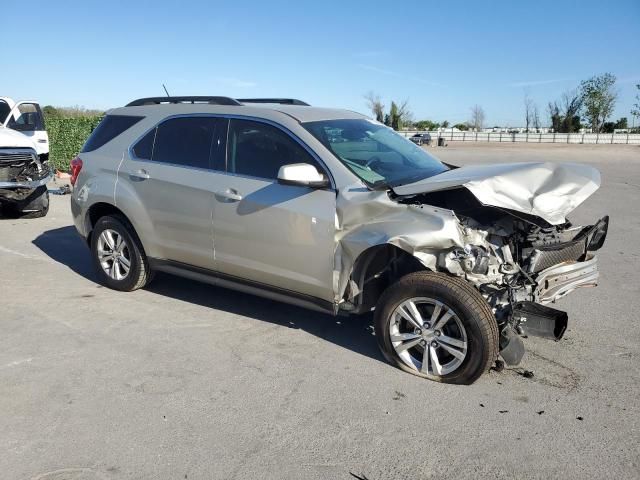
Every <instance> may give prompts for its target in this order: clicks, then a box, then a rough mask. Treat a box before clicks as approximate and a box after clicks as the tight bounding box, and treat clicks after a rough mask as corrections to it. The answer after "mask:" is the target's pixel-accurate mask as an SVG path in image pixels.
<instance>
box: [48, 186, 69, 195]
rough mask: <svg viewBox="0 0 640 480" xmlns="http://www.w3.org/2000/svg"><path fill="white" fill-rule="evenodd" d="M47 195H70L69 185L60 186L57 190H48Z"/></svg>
mask: <svg viewBox="0 0 640 480" xmlns="http://www.w3.org/2000/svg"><path fill="white" fill-rule="evenodd" d="M49 193H50V194H52V195H69V194H70V193H71V187H70V186H69V185H62V186H61V187H59V188H50V189H49Z"/></svg>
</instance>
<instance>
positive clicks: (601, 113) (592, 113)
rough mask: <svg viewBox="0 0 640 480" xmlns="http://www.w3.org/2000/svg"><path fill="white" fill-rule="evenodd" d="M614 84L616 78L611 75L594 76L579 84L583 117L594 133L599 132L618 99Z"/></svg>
mask: <svg viewBox="0 0 640 480" xmlns="http://www.w3.org/2000/svg"><path fill="white" fill-rule="evenodd" d="M615 83H616V76H615V75H613V74H611V73H605V74H603V75H599V76H598V75H596V76H594V77H591V78H590V79H588V80H583V81H582V82H580V93H581V96H582V102H583V104H584V117H585V119H586V120H587V121H589V123H591V128H592V129H593V131H594V132H600V131H601V130H602V126H603V125H604V122H605V121H606V120H607V119H608V118H609V117H610V116H611V114H612V113H613V110H614V108H615V105H616V99H617V98H618V92H616V90H615V89H614V86H615Z"/></svg>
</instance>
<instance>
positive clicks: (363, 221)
mask: <svg viewBox="0 0 640 480" xmlns="http://www.w3.org/2000/svg"><path fill="white" fill-rule="evenodd" d="M483 237H484V235H483V234H482V233H481V232H479V231H475V230H471V229H468V228H465V227H463V226H462V225H461V223H460V222H459V220H458V218H457V217H456V215H455V213H454V212H452V211H451V210H447V209H443V208H437V207H431V206H428V205H419V206H418V205H405V204H401V203H398V202H395V201H393V200H391V199H390V198H389V196H388V194H387V192H380V191H369V190H367V189H363V188H362V187H357V186H354V187H351V188H348V189H345V192H344V193H343V194H342V195H341V196H339V198H338V204H337V215H336V251H335V257H334V258H335V266H334V292H335V301H336V303H337V304H341V303H343V302H345V301H351V300H353V296H354V295H355V294H357V293H358V290H357V289H355V288H351V289H350V293H349V294H346V295H345V292H346V291H347V289H348V288H347V287H348V286H349V281H350V277H351V274H352V272H353V268H354V265H355V263H356V261H357V259H358V257H359V256H360V255H362V254H363V252H365V251H367V250H368V249H370V248H372V247H375V246H378V245H393V246H395V247H398V248H399V249H401V250H403V251H404V252H406V253H408V254H410V255H412V256H413V257H415V258H416V259H418V260H419V261H420V263H421V264H422V265H423V266H424V267H425V268H426V269H429V270H432V271H439V270H445V271H449V272H451V273H453V274H461V273H462V269H461V267H460V265H459V261H458V260H457V257H455V256H451V255H449V254H450V252H452V251H456V252H463V251H464V248H465V245H468V244H470V243H471V244H474V245H475V244H480V245H485V246H487V244H486V240H485V239H484V238H483ZM487 248H488V246H487Z"/></svg>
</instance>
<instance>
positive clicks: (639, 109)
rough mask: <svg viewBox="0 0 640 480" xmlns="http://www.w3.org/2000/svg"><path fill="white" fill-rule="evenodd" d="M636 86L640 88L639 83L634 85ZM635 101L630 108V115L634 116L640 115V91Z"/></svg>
mask: <svg viewBox="0 0 640 480" xmlns="http://www.w3.org/2000/svg"><path fill="white" fill-rule="evenodd" d="M636 88H637V89H638V90H640V83H639V84H637V85H636ZM636 102H637V103H634V104H633V109H632V110H631V115H633V116H634V117H640V93H639V94H637V95H636Z"/></svg>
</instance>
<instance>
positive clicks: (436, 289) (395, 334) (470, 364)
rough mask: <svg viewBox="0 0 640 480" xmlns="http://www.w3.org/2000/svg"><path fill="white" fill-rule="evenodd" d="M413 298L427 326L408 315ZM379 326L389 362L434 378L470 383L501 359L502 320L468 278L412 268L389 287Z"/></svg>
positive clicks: (379, 308) (379, 337)
mask: <svg viewBox="0 0 640 480" xmlns="http://www.w3.org/2000/svg"><path fill="white" fill-rule="evenodd" d="M411 303H413V305H414V306H415V307H416V308H417V310H418V314H419V315H418V317H420V319H424V320H422V322H423V323H422V324H421V325H420V326H421V328H416V326H415V323H411V322H410V321H409V319H408V318H407V314H408V313H410V312H414V310H413V307H411ZM437 305H440V307H438V306H437ZM436 309H438V311H437V312H436ZM434 314H435V315H434ZM409 316H410V317H412V318H413V319H414V320H415V319H416V316H415V315H413V314H410V315H409ZM447 317H448V318H447ZM430 322H433V325H432V324H431V323H430ZM442 322H444V323H442ZM418 323H420V322H419V321H418ZM374 325H375V334H376V338H377V340H378V345H379V347H380V349H381V350H382V353H383V355H384V356H385V358H386V359H387V361H389V362H390V363H391V364H392V365H395V366H396V367H398V368H400V369H402V370H404V371H406V372H409V373H412V374H414V375H418V376H421V377H424V378H428V379H429V380H434V381H437V382H443V383H454V384H463V385H469V384H471V383H473V382H475V381H476V380H477V379H478V378H479V377H480V376H481V375H482V374H483V373H484V372H486V371H488V370H489V368H490V367H491V366H492V365H493V363H494V362H495V360H496V359H497V358H498V325H497V323H496V319H495V316H494V314H493V312H492V310H491V308H490V307H489V304H488V303H487V301H486V300H485V299H484V298H483V297H482V295H480V293H479V292H478V291H477V290H476V289H475V288H473V286H471V285H470V284H469V283H467V282H466V281H465V280H462V279H460V278H457V277H451V276H449V275H445V274H443V273H434V272H416V273H411V274H409V275H406V276H404V277H402V278H401V279H400V280H399V281H398V282H396V283H395V284H393V285H391V286H390V287H389V288H387V290H385V292H384V293H383V294H382V296H381V297H380V300H379V301H378V304H377V305H376V309H375V315H374ZM412 329H413V330H412ZM445 339H446V340H445ZM415 342H418V343H415ZM425 344H426V345H425ZM407 345H411V346H410V347H407ZM433 355H435V359H434V356H433ZM425 361H426V363H427V364H426V370H425V368H423V366H424V363H425Z"/></svg>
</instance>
